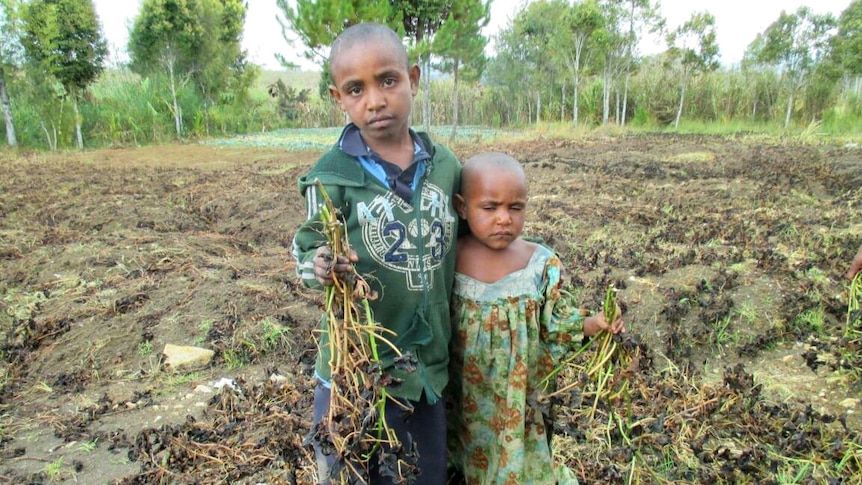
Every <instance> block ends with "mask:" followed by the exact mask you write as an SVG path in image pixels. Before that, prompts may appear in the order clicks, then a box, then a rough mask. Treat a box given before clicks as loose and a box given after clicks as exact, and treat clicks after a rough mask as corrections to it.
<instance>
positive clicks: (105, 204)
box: [0, 135, 862, 484]
mask: <svg viewBox="0 0 862 485" xmlns="http://www.w3.org/2000/svg"><path fill="white" fill-rule="evenodd" d="M453 148H454V149H455V151H456V153H457V154H458V155H459V156H460V157H462V158H463V157H467V156H469V155H471V154H472V153H475V152H477V151H480V150H489V149H493V150H498V151H504V152H507V153H511V154H513V155H514V156H516V157H517V158H519V159H520V160H521V161H522V162H523V163H524V165H525V167H526V170H527V174H528V177H529V179H530V194H531V198H530V206H529V208H528V210H529V216H528V224H527V229H526V231H527V233H529V235H531V236H536V237H540V238H542V239H544V240H545V241H546V242H547V243H548V244H549V245H550V246H552V247H553V248H554V249H555V250H556V251H557V252H558V253H559V254H560V255H561V256H562V258H563V261H564V263H565V264H566V265H567V267H568V270H569V277H570V278H571V280H572V282H573V283H574V284H575V287H576V288H577V297H578V299H579V301H581V302H582V305H583V306H584V307H588V308H592V309H595V308H597V307H598V306H599V304H600V302H601V299H602V297H603V295H604V292H605V289H606V288H607V287H608V285H614V286H615V287H616V288H617V289H618V290H619V293H618V295H619V300H620V302H621V304H622V306H623V309H624V318H625V319H626V322H627V327H628V330H629V333H628V335H627V336H626V338H625V339H624V340H625V342H621V345H626V346H628V347H627V348H628V349H629V351H630V354H629V355H631V356H633V359H632V360H631V361H630V362H628V363H627V365H626V366H625V367H621V368H620V369H619V374H618V376H617V377H616V379H617V380H616V382H617V383H619V382H622V381H625V382H626V383H627V384H626V386H627V387H626V392H625V393H623V394H621V395H620V396H617V398H616V399H614V400H613V401H609V402H603V403H599V405H598V406H597V408H596V409H597V411H594V412H590V413H585V412H583V410H584V409H587V408H591V407H593V406H594V403H593V402H592V401H590V400H589V399H585V398H584V396H583V395H582V394H579V393H572V394H571V395H568V396H565V397H564V398H563V399H562V400H561V402H560V404H559V406H558V407H557V408H558V412H557V422H556V429H555V431H556V435H557V437H556V438H555V439H556V440H557V441H556V443H557V449H558V453H559V455H560V459H562V460H565V461H566V462H567V464H568V465H569V466H570V467H571V468H572V469H573V470H575V472H576V474H577V475H578V477H579V479H580V481H581V483H642V484H650V483H714V482H715V483H818V484H819V483H857V484H858V483H862V437H860V430H862V419H860V414H862V401H860V398H862V386H860V381H859V373H860V368H862V357H860V354H862V348H860V344H862V341H860V340H859V339H858V338H856V339H854V337H853V336H854V335H858V333H854V332H858V331H862V328H860V327H859V326H860V325H862V324H860V323H859V322H858V320H857V321H856V322H855V323H854V321H853V318H852V317H854V315H851V318H848V311H847V304H848V294H847V290H848V282H847V281H846V280H845V279H844V272H845V271H846V267H847V265H848V264H849V262H850V259H851V258H852V255H853V254H855V251H856V248H858V247H859V244H860V243H862V149H859V148H857V147H855V146H846V147H845V146H830V145H812V144H803V143H797V142H795V141H793V140H777V139H767V138H759V137H742V136H740V137H711V136H682V135H638V136H621V137H599V136H594V137H590V138H584V139H577V140H521V141H511V142H501V143H495V144H494V145H493V146H492V145H488V144H485V145H478V144H470V145H466V144H465V145H458V146H455V147H453ZM318 156H319V152H317V151H304V152H292V151H286V150H281V149H275V148H248V147H247V148H243V147H230V148H226V147H216V146H204V145H197V144H189V145H177V146H167V147H147V148H120V149H111V150H99V151H86V152H80V153H78V152H76V153H57V154H42V153H38V154H37V153H22V154H16V155H11V154H9V153H0V163H2V167H3V168H4V172H5V173H4V174H3V176H2V177H0V275H2V276H0V357H2V364H0V482H3V483H22V484H23V483H28V484H37V483H40V484H41V483H45V484H47V483H84V484H100V483H116V484H157V483H165V484H167V483H177V484H186V483H189V484H190V483H242V484H257V483H267V484H311V483H315V481H316V477H315V470H314V466H313V460H312V457H311V454H310V452H309V450H308V448H307V447H306V446H304V444H303V440H304V437H305V435H306V434H307V432H308V431H309V425H310V415H311V414H310V412H311V408H310V405H311V395H312V393H311V389H312V386H313V380H312V377H311V364H312V362H313V357H314V353H315V342H314V336H313V328H314V327H315V326H316V321H317V318H318V316H319V314H320V305H321V294H320V293H318V292H315V291H311V290H308V289H304V288H302V287H301V286H300V285H299V284H298V280H297V278H296V277H295V275H294V263H293V261H292V259H291V251H290V249H291V240H292V237H293V233H294V230H295V228H296V227H297V226H298V225H299V224H300V222H301V221H302V220H303V218H304V217H305V202H304V200H303V199H302V198H301V197H300V196H299V194H298V191H297V189H296V179H297V177H298V176H300V175H301V174H302V173H304V172H305V171H306V170H307V169H308V168H309V166H310V165H311V164H312V163H313V162H314V160H316V158H317V157H318ZM854 325H855V327H854ZM167 344H174V345H189V346H197V347H203V348H208V349H212V350H214V351H215V355H214V358H213V361H212V362H211V363H210V364H209V365H207V366H206V367H204V368H199V369H193V370H184V371H177V370H175V369H168V368H165V366H164V363H163V358H162V352H163V350H164V348H165V345H167ZM578 378H579V377H578V376H577V375H574V374H572V373H565V372H564V373H563V374H562V375H561V377H560V379H561V380H571V379H578ZM588 401H589V402H588Z"/></svg>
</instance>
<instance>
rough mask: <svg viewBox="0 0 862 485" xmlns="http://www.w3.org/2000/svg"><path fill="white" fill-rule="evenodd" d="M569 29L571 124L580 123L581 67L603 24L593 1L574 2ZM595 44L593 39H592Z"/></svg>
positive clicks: (601, 16) (603, 18)
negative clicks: (570, 40) (570, 43)
mask: <svg viewBox="0 0 862 485" xmlns="http://www.w3.org/2000/svg"><path fill="white" fill-rule="evenodd" d="M567 20H568V24H569V28H570V29H571V39H572V49H571V51H570V53H569V55H568V56H567V57H568V59H567V60H568V65H569V69H571V71H572V123H574V124H575V125H577V124H578V123H579V122H580V109H579V106H580V105H579V103H578V100H579V99H580V87H581V67H582V65H584V64H588V63H589V62H588V60H587V59H586V55H585V54H586V53H587V52H588V51H587V47H588V44H589V42H590V39H593V36H594V35H595V34H596V32H597V31H599V30H600V29H601V28H602V27H603V26H604V23H605V17H604V15H603V14H602V10H601V9H600V8H599V6H598V5H597V4H596V2H595V0H586V1H583V2H576V3H575V4H574V5H573V6H572V9H571V10H570V11H569V15H568V16H567ZM593 42H595V39H593Z"/></svg>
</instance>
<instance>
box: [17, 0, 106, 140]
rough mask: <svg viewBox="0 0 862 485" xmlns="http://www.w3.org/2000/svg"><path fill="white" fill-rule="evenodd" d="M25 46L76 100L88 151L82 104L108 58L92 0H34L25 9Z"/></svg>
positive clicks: (78, 127)
mask: <svg viewBox="0 0 862 485" xmlns="http://www.w3.org/2000/svg"><path fill="white" fill-rule="evenodd" d="M23 21H24V36H23V38H22V44H23V45H24V49H25V51H26V53H27V56H28V57H29V58H30V59H32V60H34V61H35V62H36V63H38V64H39V65H40V66H41V67H42V68H43V69H44V70H45V71H46V72H47V73H48V74H49V75H50V76H52V77H54V78H56V79H57V81H59V82H60V84H62V85H63V89H64V91H65V95H66V96H69V97H70V98H71V99H72V107H73V109H74V113H75V139H76V142H77V146H78V148H79V149H81V148H83V147H84V139H83V135H82V133H81V123H82V120H81V115H80V111H79V109H78V101H79V99H80V97H81V95H82V94H83V92H84V91H85V90H86V88H87V86H89V85H90V84H91V83H92V82H93V81H95V80H96V78H97V77H98V76H99V74H100V73H101V72H102V69H103V68H104V63H105V58H106V57H107V55H108V47H107V44H106V42H105V40H104V38H103V37H102V32H101V30H102V29H101V26H100V24H99V19H98V17H96V11H95V9H94V8H93V2H92V0H34V1H32V2H30V3H27V4H25V5H24V10H23Z"/></svg>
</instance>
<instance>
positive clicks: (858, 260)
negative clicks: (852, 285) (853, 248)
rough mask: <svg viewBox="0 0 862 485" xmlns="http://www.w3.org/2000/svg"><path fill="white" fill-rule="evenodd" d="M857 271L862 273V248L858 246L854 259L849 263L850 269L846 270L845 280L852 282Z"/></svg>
mask: <svg viewBox="0 0 862 485" xmlns="http://www.w3.org/2000/svg"><path fill="white" fill-rule="evenodd" d="M859 271H862V246H859V251H858V252H857V253H856V257H855V258H853V261H851V262H850V269H849V270H847V279H848V280H852V279H853V277H854V276H856V273H858V272H859Z"/></svg>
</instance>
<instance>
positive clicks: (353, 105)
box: [329, 39, 419, 151]
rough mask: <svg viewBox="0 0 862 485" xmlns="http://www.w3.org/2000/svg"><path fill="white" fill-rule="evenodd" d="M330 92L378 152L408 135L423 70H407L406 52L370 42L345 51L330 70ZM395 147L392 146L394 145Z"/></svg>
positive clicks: (385, 44) (360, 43) (381, 43)
mask: <svg viewBox="0 0 862 485" xmlns="http://www.w3.org/2000/svg"><path fill="white" fill-rule="evenodd" d="M330 69H331V72H332V81H333V83H334V85H332V86H330V87H329V92H330V93H331V94H332V96H333V97H334V98H335V99H336V100H337V101H338V104H339V105H341V107H342V108H343V109H344V110H345V111H347V114H348V116H350V120H351V121H352V122H353V123H355V124H356V126H358V127H359V130H360V131H361V132H362V137H363V138H364V139H365V142H366V143H368V145H369V146H370V147H371V148H372V149H373V150H375V151H379V148H380V147H381V146H385V145H390V144H392V145H394V144H398V143H401V142H403V140H404V136H406V135H407V132H408V128H409V123H410V112H411V110H412V108H413V97H414V96H416V92H417V89H418V85H419V67H418V66H413V67H412V68H409V69H408V67H407V63H406V62H405V59H404V53H403V51H399V49H398V48H397V47H396V46H393V45H391V44H388V43H386V42H385V41H380V40H374V39H370V40H368V41H365V42H357V43H355V44H353V45H352V46H350V47H347V48H345V49H344V50H342V51H341V52H340V53H339V54H338V55H337V56H336V57H335V60H334V61H333V63H332V65H331V66H330ZM390 146H391V145H390Z"/></svg>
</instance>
